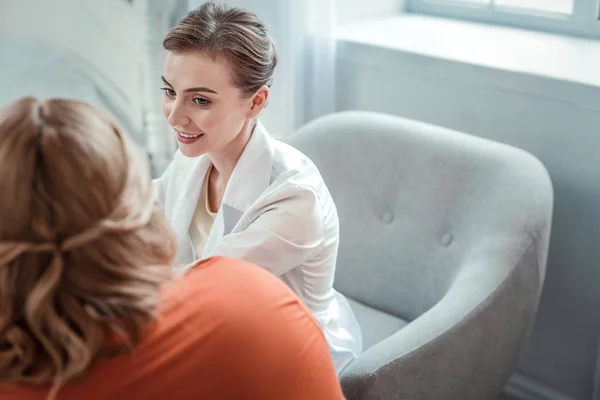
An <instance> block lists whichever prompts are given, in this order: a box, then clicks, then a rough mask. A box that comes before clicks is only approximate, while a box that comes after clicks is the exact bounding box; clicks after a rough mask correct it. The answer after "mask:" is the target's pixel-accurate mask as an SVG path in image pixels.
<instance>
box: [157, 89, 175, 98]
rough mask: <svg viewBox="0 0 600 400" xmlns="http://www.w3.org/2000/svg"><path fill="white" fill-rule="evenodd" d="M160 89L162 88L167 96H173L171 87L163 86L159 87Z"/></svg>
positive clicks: (173, 92)
mask: <svg viewBox="0 0 600 400" xmlns="http://www.w3.org/2000/svg"><path fill="white" fill-rule="evenodd" d="M160 90H162V91H163V92H164V93H165V94H166V95H167V96H169V97H173V96H175V91H174V90H173V89H171V88H166V87H164V88H161V89H160Z"/></svg>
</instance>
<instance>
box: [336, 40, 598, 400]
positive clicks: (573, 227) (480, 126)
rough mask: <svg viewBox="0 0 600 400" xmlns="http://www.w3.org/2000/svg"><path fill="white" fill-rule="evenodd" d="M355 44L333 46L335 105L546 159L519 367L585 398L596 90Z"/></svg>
mask: <svg viewBox="0 0 600 400" xmlns="http://www.w3.org/2000/svg"><path fill="white" fill-rule="evenodd" d="M355 47H356V46H354V47H353V46H350V45H347V46H344V45H341V46H339V56H338V70H337V72H338V75H337V76H338V78H337V88H338V90H337V108H338V109H339V110H347V109H363V110H374V111H380V112H386V113H390V114H395V115H399V116H404V117H408V118H413V119H417V120H421V121H426V122H430V123H434V124H438V125H441V126H445V127H449V128H452V129H457V130H461V131H464V132H468V133H471V134H475V135H478V136H482V137H486V138H490V139H494V140H497V141H501V142H505V143H508V144H511V145H515V146H518V147H521V148H523V149H525V150H528V151H530V152H531V153H533V154H534V155H536V156H537V157H539V158H540V159H541V160H542V162H543V163H544V164H545V165H546V167H547V168H548V170H549V172H550V175H551V177H552V181H553V185H554V189H555V211H554V221H553V231H552V239H551V249H550V255H549V265H548V270H547V275H546V282H545V288H544V291H543V295H542V300H541V305H540V309H539V316H538V318H537V322H536V324H535V327H534V330H533V333H532V336H531V339H530V340H529V343H528V345H527V346H526V348H525V351H524V353H523V356H522V360H521V362H520V366H519V371H520V372H522V373H523V374H525V375H526V376H529V377H531V378H533V380H534V381H536V382H539V383H540V384H542V385H547V386H549V387H553V388H556V389H558V391H559V392H560V393H562V394H564V395H565V396H567V397H561V398H565V399H566V398H572V399H578V400H579V399H581V400H589V399H591V398H592V391H593V380H594V370H595V362H596V354H597V344H598V337H599V332H600V317H599V315H600V314H599V312H598V310H599V309H600V154H599V153H600V90H597V89H593V88H589V87H581V88H574V90H575V92H577V90H583V91H585V93H586V94H587V96H588V97H589V100H590V101H589V103H587V104H578V102H571V101H565V100H564V99H557V98H552V97H546V96H540V95H532V94H528V93H527V91H525V90H519V89H515V90H512V89H511V90H508V89H506V88H501V87H499V86H498V85H496V82H494V81H485V80H481V79H478V80H476V79H473V80H470V79H468V76H469V75H470V74H475V73H477V70H476V69H474V68H469V67H467V66H464V65H463V66H461V65H459V64H457V63H445V64H444V63H441V64H440V65H439V68H436V67H435V65H436V62H435V61H433V60H432V59H431V58H427V57H416V56H415V57H407V58H404V59H401V58H398V57H397V56H395V55H394V54H392V52H391V51H386V50H377V49H371V50H368V51H360V50H357V47H356V48H355ZM358 47H359V46H358ZM533 83H534V86H539V85H544V81H543V80H538V81H535V80H534V81H533ZM540 398H543V397H540ZM555 398H557V397H555Z"/></svg>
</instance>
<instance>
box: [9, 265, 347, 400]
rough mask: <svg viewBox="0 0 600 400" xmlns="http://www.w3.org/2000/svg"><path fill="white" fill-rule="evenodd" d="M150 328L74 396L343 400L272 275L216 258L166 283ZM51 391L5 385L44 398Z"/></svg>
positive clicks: (73, 386) (321, 348) (323, 356)
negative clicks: (137, 344) (160, 304)
mask: <svg viewBox="0 0 600 400" xmlns="http://www.w3.org/2000/svg"><path fill="white" fill-rule="evenodd" d="M162 295H163V302H162V306H161V307H160V309H159V311H158V318H157V321H156V323H155V325H154V326H153V328H152V330H151V331H150V332H149V333H148V335H147V336H146V337H145V338H144V340H143V341H142V342H141V343H140V345H139V346H137V347H136V348H135V349H134V350H133V351H132V352H130V353H128V354H126V355H123V356H119V357H117V358H114V359H105V360H101V361H99V362H98V363H97V364H96V366H95V367H94V368H93V370H92V371H91V372H90V374H89V375H88V376H86V377H85V378H83V379H82V380H81V381H79V382H73V383H70V384H68V385H66V386H65V387H64V388H62V389H61V390H60V392H59V395H58V397H57V400H74V399H87V400H96V399H144V400H151V399H167V398H173V399H181V400H185V399H190V400H191V399H200V398H202V399H204V398H206V399H223V400H227V399H264V400H270V399H273V400H275V399H277V400H281V399H288V400H295V399H298V400H305V399H311V400H320V399H323V400H336V399H343V398H344V397H343V395H342V393H341V389H340V385H339V381H338V379H337V376H336V373H335V369H334V367H333V364H332V361H331V358H330V355H329V349H328V346H327V343H326V341H325V338H324V336H323V334H322V332H321V329H320V327H319V326H318V324H317V322H316V321H315V319H314V318H313V317H312V315H311V313H310V311H309V310H308V309H307V308H306V307H305V306H304V305H303V304H302V303H301V302H300V300H299V299H298V298H297V297H296V296H295V295H294V294H293V293H292V292H291V291H290V290H289V289H288V288H287V287H286V286H285V285H284V284H283V283H282V282H280V281H279V279H277V278H275V277H274V276H273V275H272V274H270V273H268V272H267V271H264V270H262V269H260V268H257V267H255V266H252V265H250V264H248V263H246V262H244V261H240V260H233V259H228V258H223V257H217V258H212V259H208V260H205V261H203V262H200V263H199V264H198V265H197V266H196V267H194V268H193V269H192V270H191V271H190V272H189V273H188V275H186V276H185V277H184V278H182V279H180V280H177V281H173V282H170V283H168V284H167V285H166V286H165V288H164V290H163V293H162ZM47 394H48V388H32V387H24V386H16V385H13V386H9V387H3V388H0V399H1V400H13V399H14V400H16V399H19V400H42V399H45V398H46V396H47Z"/></svg>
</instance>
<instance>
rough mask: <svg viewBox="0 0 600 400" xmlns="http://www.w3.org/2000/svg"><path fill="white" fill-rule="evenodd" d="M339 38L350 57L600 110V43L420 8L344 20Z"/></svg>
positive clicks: (360, 60)
mask: <svg viewBox="0 0 600 400" xmlns="http://www.w3.org/2000/svg"><path fill="white" fill-rule="evenodd" d="M336 38H337V40H338V46H339V49H340V53H341V54H340V56H341V57H343V58H346V59H347V60H352V59H354V60H356V59H358V60H359V61H358V62H370V63H373V62H374V63H385V62H399V63H401V64H396V65H401V66H402V67H405V68H409V67H414V68H419V69H420V70H423V69H426V70H428V71H431V72H432V73H434V74H437V75H440V76H447V75H449V76H450V77H451V78H452V79H458V80H469V81H470V83H477V81H478V80H479V82H480V83H482V84H487V85H489V84H490V82H491V83H492V84H493V85H494V86H496V87H498V88H501V89H507V90H516V91H520V92H530V93H531V94H534V95H541V96H544V97H554V98H558V99H561V100H566V101H572V102H577V103H581V104H583V105H585V106H586V107H592V108H595V109H596V108H597V109H600V104H598V103H600V102H599V101H598V100H599V97H598V95H599V93H598V91H600V41H596V40H590V39H581V38H575V37H569V36H563V35H555V34H548V33H542V32H536V31H528V30H522V29H517V28H511V27H501V26H493V25H486V24H478V23H472V22H465V21H459V20H451V19H442V18H435V17H429V16H422V15H416V14H401V15H396V16H392V17H388V18H384V19H377V20H371V21H367V22H360V23H355V24H351V25H344V26H340V27H338V29H337V30H336ZM373 50H382V51H383V52H384V53H386V56H385V57H384V58H381V54H380V53H381V52H379V53H378V52H376V51H375V52H374V51H373ZM390 55H391V56H392V57H393V56H400V58H398V59H396V60H394V61H390V60H392V59H390ZM435 60H438V61H439V62H440V63H439V64H438V65H437V66H436V63H435V62H434V61H435ZM432 61H433V62H432ZM457 66H462V67H463V68H457ZM464 67H467V68H464ZM475 72H479V73H475ZM565 89H568V90H565ZM589 96H592V98H590V97H589ZM592 100H593V104H590V101H592Z"/></svg>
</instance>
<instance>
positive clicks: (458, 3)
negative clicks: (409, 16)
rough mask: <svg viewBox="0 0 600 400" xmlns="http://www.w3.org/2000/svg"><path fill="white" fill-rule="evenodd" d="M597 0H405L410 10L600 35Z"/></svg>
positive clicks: (581, 34) (593, 35)
mask: <svg viewBox="0 0 600 400" xmlns="http://www.w3.org/2000/svg"><path fill="white" fill-rule="evenodd" d="M598 2H599V0H408V9H409V11H412V12H419V13H426V14H432V15H438V16H445V17H453V18H463V19H469V20H474V21H482V22H489V23H497V24H503V25H510V26H517V27H522V28H528V29H538V30H546V31H552V32H558V33H567V34H573V35H578V36H586V37H596V38H600V21H599V16H600V14H599V10H598Z"/></svg>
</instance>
